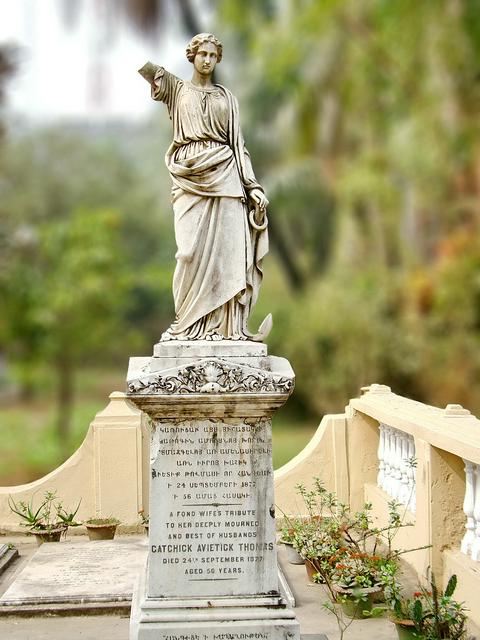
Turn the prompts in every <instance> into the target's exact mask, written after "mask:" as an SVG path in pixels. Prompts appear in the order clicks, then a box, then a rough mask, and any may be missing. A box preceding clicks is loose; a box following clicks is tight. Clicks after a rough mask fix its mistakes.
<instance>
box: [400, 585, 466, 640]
mask: <svg viewBox="0 0 480 640" xmlns="http://www.w3.org/2000/svg"><path fill="white" fill-rule="evenodd" d="M428 580H429V588H426V587H423V586H421V587H420V588H419V591H416V592H415V593H414V594H413V597H412V598H404V597H403V596H402V595H401V593H400V592H399V593H397V594H396V596H395V598H394V599H393V600H392V601H390V603H389V604H390V606H391V609H392V615H391V618H390V619H391V620H392V622H393V623H394V624H395V627H396V629H397V635H398V637H399V640H408V639H409V638H421V639H424V640H465V639H466V638H467V628H466V622H467V616H466V613H465V607H464V605H463V603H461V602H457V601H456V600H454V599H453V593H454V591H455V589H456V586H457V576H456V575H452V576H451V578H450V580H449V581H448V584H447V586H446V587H445V591H441V590H440V589H438V587H437V585H436V581H435V576H434V575H433V573H430V574H429V578H428Z"/></svg>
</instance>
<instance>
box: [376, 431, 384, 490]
mask: <svg viewBox="0 0 480 640" xmlns="http://www.w3.org/2000/svg"><path fill="white" fill-rule="evenodd" d="M378 428H379V430H380V438H379V440H378V454H377V455H378V475H377V486H379V487H382V486H383V481H384V479H385V472H384V470H385V464H384V462H383V456H384V452H385V425H384V424H382V423H380V424H379V425H378Z"/></svg>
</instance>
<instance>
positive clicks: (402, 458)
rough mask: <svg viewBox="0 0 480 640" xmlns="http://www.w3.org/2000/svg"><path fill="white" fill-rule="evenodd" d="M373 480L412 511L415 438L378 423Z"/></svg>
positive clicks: (413, 506) (413, 508)
mask: <svg viewBox="0 0 480 640" xmlns="http://www.w3.org/2000/svg"><path fill="white" fill-rule="evenodd" d="M379 429H380V441H379V445H378V476H377V484H378V486H379V487H380V488H381V489H383V490H384V491H385V492H386V493H388V494H389V495H390V496H391V497H392V498H394V499H395V500H396V501H397V502H400V503H401V504H404V505H405V506H406V507H407V509H409V511H411V512H412V513H415V507H416V491H415V462H414V461H415V441H414V439H413V436H411V435H409V434H408V433H404V432H403V431H400V430H399V429H395V428H394V427H390V426H389V425H386V424H382V423H380V425H379Z"/></svg>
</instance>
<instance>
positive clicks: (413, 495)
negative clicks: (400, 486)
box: [407, 436, 417, 513]
mask: <svg viewBox="0 0 480 640" xmlns="http://www.w3.org/2000/svg"><path fill="white" fill-rule="evenodd" d="M408 460H409V464H408V467H407V473H408V505H407V506H408V508H409V510H410V511H411V512H412V513H415V511H416V508H417V485H416V478H415V467H413V466H412V464H411V462H412V461H413V460H415V440H414V439H413V436H408Z"/></svg>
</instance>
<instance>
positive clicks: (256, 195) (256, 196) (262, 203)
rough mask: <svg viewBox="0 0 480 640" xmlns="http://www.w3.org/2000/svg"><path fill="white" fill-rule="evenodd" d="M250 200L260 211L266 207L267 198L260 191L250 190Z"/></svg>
mask: <svg viewBox="0 0 480 640" xmlns="http://www.w3.org/2000/svg"><path fill="white" fill-rule="evenodd" d="M248 195H249V196H250V198H251V199H252V200H253V201H254V202H255V204H257V205H258V208H259V209H261V210H262V211H265V209H266V208H267V207H268V200H267V196H266V195H265V194H264V193H263V191H262V190H261V189H252V190H251V191H250V193H249V194H248Z"/></svg>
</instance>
